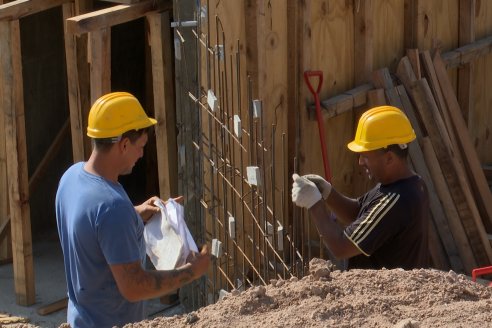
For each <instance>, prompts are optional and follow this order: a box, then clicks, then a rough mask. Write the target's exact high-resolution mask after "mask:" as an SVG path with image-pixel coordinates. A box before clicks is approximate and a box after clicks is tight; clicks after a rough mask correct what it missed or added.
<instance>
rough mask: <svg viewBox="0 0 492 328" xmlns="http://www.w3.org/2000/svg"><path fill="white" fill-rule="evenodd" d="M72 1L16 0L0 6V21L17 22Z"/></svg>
mask: <svg viewBox="0 0 492 328" xmlns="http://www.w3.org/2000/svg"><path fill="white" fill-rule="evenodd" d="M67 2H73V0H16V1H12V2H9V3H6V4H3V5H0V20H17V19H19V18H21V17H25V16H29V15H32V14H35V13H38V12H41V11H45V10H48V9H50V8H53V7H58V6H61V5H63V4H64V3H67Z"/></svg>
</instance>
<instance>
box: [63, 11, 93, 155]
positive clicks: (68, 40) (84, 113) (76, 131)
mask: <svg viewBox="0 0 492 328" xmlns="http://www.w3.org/2000/svg"><path fill="white" fill-rule="evenodd" d="M75 10H76V9H75V8H74V7H73V5H72V4H66V5H63V20H64V21H66V20H67V19H68V18H70V17H72V16H73V13H74V12H75ZM64 35H65V60H66V66H67V88H68V103H69V107H70V128H71V136H72V154H73V161H74V162H80V161H83V160H85V159H88V158H89V154H90V153H89V152H88V151H86V149H87V147H84V140H87V137H86V136H85V126H86V124H85V122H86V121H87V119H86V118H87V117H88V111H89V108H90V82H89V75H90V72H89V63H88V59H87V35H83V36H80V37H78V36H75V35H73V34H70V33H67V30H66V29H64ZM87 143H89V142H88V140H87V142H86V144H87Z"/></svg>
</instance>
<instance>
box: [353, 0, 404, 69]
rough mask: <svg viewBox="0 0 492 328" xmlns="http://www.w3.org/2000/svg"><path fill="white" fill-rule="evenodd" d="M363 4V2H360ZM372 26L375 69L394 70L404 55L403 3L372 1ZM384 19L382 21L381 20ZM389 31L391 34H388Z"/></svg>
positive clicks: (388, 0) (390, 0)
mask: <svg viewBox="0 0 492 328" xmlns="http://www.w3.org/2000/svg"><path fill="white" fill-rule="evenodd" d="M361 2H363V1H361ZM372 7H373V8H372V9H373V18H372V24H373V26H374V41H373V42H374V55H373V57H374V63H373V66H374V68H375V69H378V68H381V67H389V68H390V70H392V71H393V70H394V69H396V65H397V64H398V61H399V60H400V58H401V56H403V54H404V53H405V46H404V24H402V23H403V21H404V7H405V6H404V1H401V0H377V1H373V5H372ZM382 17H384V19H382ZM388 31H391V33H388Z"/></svg>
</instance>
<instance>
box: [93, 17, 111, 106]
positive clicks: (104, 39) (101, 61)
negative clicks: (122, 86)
mask: <svg viewBox="0 0 492 328" xmlns="http://www.w3.org/2000/svg"><path fill="white" fill-rule="evenodd" d="M89 54H90V58H89V63H90V72H91V73H90V74H91V75H90V81H91V103H94V102H95V101H96V100H97V98H99V97H101V96H102V95H104V94H106V93H109V92H111V27H105V28H102V29H100V30H97V31H92V32H90V33H89Z"/></svg>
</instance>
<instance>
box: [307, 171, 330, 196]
mask: <svg viewBox="0 0 492 328" xmlns="http://www.w3.org/2000/svg"><path fill="white" fill-rule="evenodd" d="M302 177H303V178H306V179H308V180H309V181H312V182H314V184H315V185H316V187H318V189H319V192H320V193H321V196H323V199H324V200H327V199H328V196H330V193H331V189H332V186H331V183H329V182H328V181H326V180H325V179H324V178H323V177H321V176H319V175H317V174H306V175H303V176H302Z"/></svg>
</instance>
